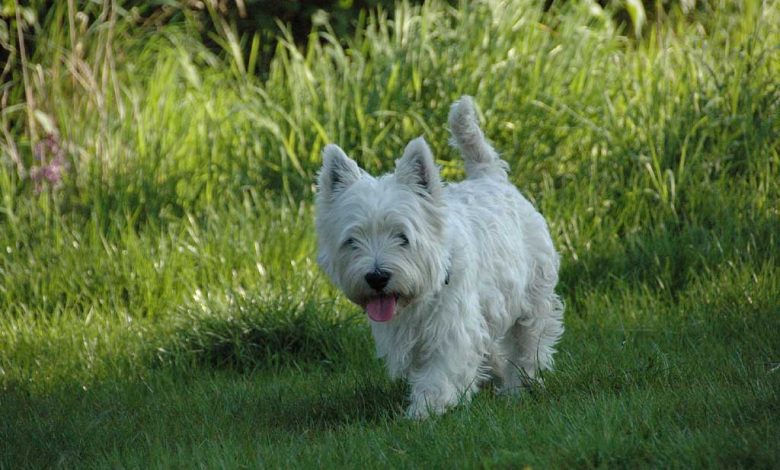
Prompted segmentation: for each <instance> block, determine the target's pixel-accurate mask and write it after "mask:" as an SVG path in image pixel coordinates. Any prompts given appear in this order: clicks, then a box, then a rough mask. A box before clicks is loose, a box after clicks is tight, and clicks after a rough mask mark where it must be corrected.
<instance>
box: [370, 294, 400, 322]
mask: <svg viewBox="0 0 780 470" xmlns="http://www.w3.org/2000/svg"><path fill="white" fill-rule="evenodd" d="M397 305H398V296H397V295H395V294H389V295H384V294H383V295H378V296H376V297H372V298H370V299H368V301H367V302H366V304H365V305H364V306H363V308H364V309H365V310H366V313H367V314H368V318H370V319H371V320H373V321H375V322H380V323H381V322H386V321H390V320H391V319H392V318H393V315H395V310H396V307H397Z"/></svg>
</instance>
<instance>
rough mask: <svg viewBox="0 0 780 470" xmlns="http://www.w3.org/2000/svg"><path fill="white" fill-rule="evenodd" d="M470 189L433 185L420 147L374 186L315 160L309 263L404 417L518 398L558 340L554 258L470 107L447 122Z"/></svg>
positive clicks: (431, 168) (353, 172) (535, 215)
mask: <svg viewBox="0 0 780 470" xmlns="http://www.w3.org/2000/svg"><path fill="white" fill-rule="evenodd" d="M449 125H450V129H451V132H452V143H453V145H454V146H455V147H457V148H458V149H460V152H461V153H462V154H463V159H464V160H465V164H466V179H465V181H462V182H460V183H452V184H447V185H445V184H443V183H442V182H441V180H440V178H439V170H438V168H437V166H436V165H435V163H434V160H433V156H432V154H431V150H430V149H429V148H428V145H427V144H426V142H425V140H424V139H423V138H422V137H418V138H417V139H414V140H412V141H411V142H409V144H408V145H407V146H406V149H405V150H404V153H403V156H402V157H401V158H400V159H399V160H397V161H396V167H395V172H394V173H392V174H388V175H384V176H381V177H378V178H375V177H372V176H370V175H369V174H368V173H366V172H365V171H363V170H362V169H360V168H359V167H358V165H357V164H356V163H355V162H354V161H353V160H351V159H350V158H349V157H347V155H346V154H345V153H344V151H342V150H341V148H339V147H338V146H336V145H328V146H327V147H325V149H324V151H323V166H322V169H321V171H320V173H319V180H318V190H317V197H316V206H317V216H316V225H317V236H318V245H319V254H318V258H317V260H318V262H319V264H320V266H321V267H322V268H323V270H324V271H325V272H326V273H327V274H328V276H329V277H330V278H331V280H332V281H333V283H334V284H335V285H336V286H338V287H339V288H340V289H341V290H342V291H343V292H344V294H345V295H346V296H347V297H348V298H349V299H350V300H351V301H352V302H354V303H355V304H357V305H359V306H360V307H362V308H363V309H364V310H365V311H366V313H367V314H368V317H369V319H370V320H371V321H370V324H371V330H372V333H373V336H374V339H375V342H376V349H377V355H378V356H379V357H380V358H383V359H384V360H385V362H386V364H387V368H388V370H389V373H390V375H391V377H393V378H405V379H407V380H408V381H409V384H410V404H409V407H408V409H407V415H408V416H409V417H412V418H425V417H427V416H428V415H429V414H431V413H434V414H440V413H443V412H444V411H445V410H447V409H448V408H450V407H452V406H454V405H457V404H458V403H459V402H461V401H468V400H469V399H470V398H471V396H472V395H473V394H474V393H475V392H476V391H477V390H478V389H479V386H480V384H481V383H483V382H484V381H486V380H490V379H494V380H495V381H496V383H497V387H498V390H499V391H501V392H508V391H514V390H518V389H519V388H520V387H521V386H523V385H529V384H531V383H532V382H533V381H538V380H540V378H539V376H538V372H539V371H540V370H546V369H551V368H552V366H553V354H554V353H555V348H554V346H555V344H556V343H557V342H558V340H559V339H560V337H561V335H562V334H563V310H564V308H563V304H562V303H561V300H560V298H559V297H558V296H557V295H556V294H555V292H554V289H555V285H556V284H557V282H558V265H559V257H558V253H557V252H556V251H555V248H554V247H553V243H552V240H551V238H550V233H549V230H548V228H547V224H546V223H545V220H544V218H543V217H542V215H541V214H540V213H539V212H537V211H536V209H534V207H533V206H532V205H531V203H530V202H528V200H526V199H525V198H524V197H523V196H522V195H521V194H520V192H519V191H518V190H517V189H516V188H515V187H514V186H513V185H512V184H511V183H510V182H509V179H508V177H507V168H508V165H507V164H506V162H504V161H503V160H501V159H500V158H499V156H498V154H497V153H496V151H495V150H493V148H492V147H491V146H490V144H488V142H487V141H486V140H485V137H484V135H483V133H482V131H481V129H480V128H479V122H478V118H477V114H476V111H475V109H474V104H473V102H472V99H471V98H470V97H468V96H464V97H462V98H461V99H460V100H458V101H456V102H455V103H454V104H453V105H452V109H451V110H450V116H449Z"/></svg>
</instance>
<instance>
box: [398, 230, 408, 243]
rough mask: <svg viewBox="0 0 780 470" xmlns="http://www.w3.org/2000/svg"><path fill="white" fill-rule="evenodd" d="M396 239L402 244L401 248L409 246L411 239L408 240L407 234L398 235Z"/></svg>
mask: <svg viewBox="0 0 780 470" xmlns="http://www.w3.org/2000/svg"><path fill="white" fill-rule="evenodd" d="M396 238H398V240H399V241H400V242H401V246H409V238H407V236H406V234H405V233H399V234H398V235H396Z"/></svg>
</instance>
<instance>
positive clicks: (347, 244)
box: [342, 237, 358, 250]
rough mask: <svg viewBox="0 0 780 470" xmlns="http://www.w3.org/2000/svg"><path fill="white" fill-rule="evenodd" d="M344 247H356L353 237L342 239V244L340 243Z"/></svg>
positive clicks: (356, 243)
mask: <svg viewBox="0 0 780 470" xmlns="http://www.w3.org/2000/svg"><path fill="white" fill-rule="evenodd" d="M342 246H343V247H345V248H352V249H353V250H354V249H355V248H357V246H358V242H357V240H355V239H354V238H353V237H349V238H347V239H346V240H345V241H344V244H343V245H342Z"/></svg>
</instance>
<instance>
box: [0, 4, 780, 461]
mask: <svg viewBox="0 0 780 470" xmlns="http://www.w3.org/2000/svg"><path fill="white" fill-rule="evenodd" d="M538 3H539V2H531V1H524V0H516V1H509V2H504V3H500V2H489V1H486V2H479V3H478V4H476V6H470V7H469V8H464V7H463V5H461V6H460V7H452V6H447V5H443V4H441V3H438V2H431V3H427V4H426V5H424V6H422V7H411V6H409V5H407V4H403V3H402V4H399V5H398V6H397V8H396V10H395V11H394V12H391V13H387V12H374V13H373V14H371V15H369V16H367V17H366V20H365V23H364V24H363V25H362V26H361V27H359V28H358V30H357V32H356V33H355V35H354V36H353V37H350V38H339V39H336V38H334V37H333V35H332V32H331V31H330V29H329V27H328V26H327V25H321V26H318V27H317V28H318V29H316V30H315V31H313V32H312V35H311V37H310V41H309V42H308V44H305V45H302V46H297V45H294V44H292V42H291V40H290V39H289V38H281V39H280V40H279V43H278V44H277V46H276V52H275V56H274V59H273V60H272V61H271V63H270V65H269V68H268V70H264V71H263V73H262V74H261V77H262V78H258V77H256V76H253V75H251V74H247V73H246V72H245V71H246V70H248V69H251V68H252V67H248V66H247V64H248V63H249V62H251V59H250V58H249V57H243V56H242V55H240V54H239V53H237V52H236V53H233V52H231V51H242V50H245V49H244V48H243V47H242V44H241V41H242V39H241V38H233V39H231V37H230V36H226V37H224V38H222V41H221V42H222V43H223V44H225V48H226V50H225V51H224V52H222V53H221V52H215V51H210V50H208V49H206V48H205V47H204V46H203V45H202V44H200V43H198V42H197V41H196V40H195V39H193V38H194V37H198V36H197V35H196V34H195V32H194V30H193V29H192V28H194V27H195V26H194V25H193V24H191V23H188V22H179V23H172V24H168V25H165V26H159V27H151V26H139V24H138V23H137V22H134V21H133V20H132V18H131V15H130V14H128V15H125V14H124V12H123V11H121V10H118V11H117V14H116V16H115V17H113V19H112V17H111V16H110V15H109V16H106V17H103V18H102V19H101V18H99V17H98V14H99V13H100V11H99V9H98V10H96V11H95V12H91V16H90V18H91V19H90V23H89V24H88V25H87V26H86V27H84V28H81V29H78V31H77V32H76V34H75V39H76V40H77V41H78V42H80V43H81V46H80V47H79V48H77V49H74V48H72V47H71V39H72V38H71V35H70V31H69V30H68V28H67V24H68V18H69V17H75V12H73V11H70V10H68V7H67V4H66V2H61V4H59V5H58V6H57V7H55V8H53V9H52V10H51V11H50V13H49V15H48V16H47V17H46V18H44V19H43V20H42V24H43V27H42V28H41V29H40V31H39V32H38V33H37V34H36V37H35V41H36V45H37V47H36V48H35V51H34V52H33V54H32V55H31V56H29V57H27V62H26V63H25V65H26V66H27V69H28V71H30V75H29V76H28V78H27V79H26V80H25V79H23V77H22V76H21V73H14V74H12V76H11V78H9V80H11V81H10V82H8V83H7V84H5V85H3V88H2V90H5V91H6V96H7V100H8V101H7V102H8V103H9V105H8V106H6V107H4V108H3V109H2V111H1V112H0V125H2V130H3V135H4V136H5V138H4V139H3V140H2V141H0V312H2V313H1V314H0V467H2V468H5V467H7V468H18V467H38V466H46V467H50V466H65V467H79V468H81V467H147V466H150V465H151V466H153V467H195V466H203V467H229V468H232V467H241V466H250V467H255V466H261V465H262V466H289V465H293V464H295V465H300V466H304V465H306V466H314V465H316V466H326V467H333V466H348V467H356V466H364V465H371V466H392V467H400V466H433V467H443V466H449V465H453V464H455V465H458V466H466V467H491V468H493V467H499V468H504V467H520V466H525V465H530V466H532V467H538V468H548V467H636V466H654V467H686V468H688V467H716V466H717V467H759V468H767V467H776V466H777V464H778V461H780V437H778V436H780V424H778V423H780V420H779V419H778V417H780V397H779V396H778V395H779V394H780V302H779V301H778V299H780V269H778V266H779V265H780V262H779V261H780V259H778V248H779V247H780V241H779V240H778V234H780V191H779V189H780V188H779V185H778V177H777V175H779V174H780V82H779V81H778V79H777V78H776V77H778V76H780V49H778V47H777V44H780V28H779V27H778V25H780V7H778V5H777V4H776V3H773V2H759V1H747V2H744V4H741V6H736V5H734V4H731V3H726V4H723V5H721V4H715V3H712V4H703V5H701V6H700V8H699V9H697V10H695V11H693V12H691V13H689V14H688V15H682V14H675V13H672V14H670V15H669V16H668V17H663V18H661V19H659V21H658V23H657V24H655V25H653V27H652V28H649V29H648V30H647V33H646V35H645V37H644V38H642V39H639V40H635V39H633V33H632V32H631V31H626V32H624V31H622V30H621V29H620V28H619V27H618V26H616V25H615V24H614V23H613V22H612V20H611V19H610V17H609V15H606V14H599V13H598V12H594V11H593V10H592V9H589V8H585V7H582V8H580V7H576V6H573V5H570V6H567V7H565V8H563V9H556V10H554V11H552V12H549V13H546V14H543V13H541V12H540V11H539V10H538V8H539V5H537V4H538ZM570 3H576V2H570ZM89 8H96V7H94V6H92V7H89ZM231 40H233V41H235V42H234V43H232V44H231V42H230V41H231ZM78 51H81V52H78ZM242 62H243V63H242ZM25 89H26V90H27V91H29V93H30V94H31V95H32V96H33V97H34V98H35V99H34V102H32V103H31V102H29V101H28V99H27V98H26V95H25V93H24V91H25ZM463 93H468V94H472V95H474V96H475V97H476V101H477V102H478V103H479V105H480V107H481V109H482V112H483V117H484V121H485V129H486V133H487V134H488V135H489V136H490V137H491V139H492V140H493V142H494V143H495V145H496V147H497V148H498V149H499V150H500V151H501V152H502V154H503V156H504V158H506V159H507V160H508V161H509V163H510V165H511V167H512V178H513V180H514V181H515V182H516V183H517V184H518V185H519V186H520V187H521V188H522V189H523V191H524V193H525V194H526V195H527V196H528V197H529V198H530V199H531V200H533V201H534V203H535V204H536V205H537V206H538V207H539V208H540V209H541V210H542V212H543V213H544V214H545V216H546V218H547V220H548V221H549V224H550V227H551V230H552V232H553V237H554V239H555V241H556V244H557V246H558V247H559V249H560V251H561V254H562V257H563V265H562V271H561V283H560V286H559V291H560V293H561V295H562V296H563V298H564V299H565V301H566V304H567V311H566V328H567V331H566V334H565V335H564V339H563V341H562V343H561V345H560V348H559V351H560V352H559V354H558V355H557V367H556V371H555V372H553V373H549V374H548V375H547V376H546V377H545V381H546V387H545V388H544V389H533V390H529V391H528V392H527V393H524V394H522V395H521V396H518V397H512V398H507V397H498V396H495V395H494V394H493V393H492V391H491V390H490V389H488V390H486V391H484V392H483V393H480V394H479V395H478V396H477V397H476V398H475V400H474V401H473V402H472V403H471V404H469V405H467V406H463V407H461V408H458V409H456V410H454V411H452V412H451V413H448V414H447V415H445V416H443V417H440V418H435V419H432V420H429V421H427V422H422V423H417V422H410V421H408V420H406V419H404V418H403V412H402V410H403V408H404V406H405V393H406V390H405V386H404V384H403V383H392V382H390V381H389V380H388V379H387V377H386V375H385V373H384V371H383V368H382V364H381V363H380V362H379V361H377V360H376V359H374V357H373V350H372V347H373V346H372V342H371V338H370V333H369V331H368V327H367V324H366V320H365V319H364V318H362V315H361V314H360V312H358V310H357V309H356V308H355V307H353V306H351V305H350V304H349V303H348V302H347V301H346V300H345V299H344V298H343V297H341V296H340V295H339V293H338V292H337V291H336V290H335V289H334V288H333V287H332V286H330V285H329V283H328V282H327V280H326V279H325V278H324V276H323V275H322V274H321V273H320V272H319V271H318V269H317V267H316V264H315V261H314V258H315V253H314V252H315V239H314V235H313V223H312V220H313V208H312V204H311V201H312V191H313V186H312V185H313V181H314V178H315V174H316V171H317V169H318V168H319V165H320V157H319V152H320V150H321V148H322V146H323V145H324V144H325V143H327V142H337V143H339V144H340V145H341V146H342V147H343V148H345V149H347V150H348V152H350V153H351V155H352V156H354V157H355V158H357V159H358V160H359V161H360V163H361V164H362V165H363V166H364V167H366V168H367V169H369V170H370V171H372V172H382V171H387V170H388V169H391V168H392V165H393V161H394V159H395V158H397V157H398V155H399V152H400V151H401V150H402V148H403V146H404V144H405V143H406V142H407V140H408V139H410V138H413V137H416V136H417V135H420V134H424V135H425V137H426V139H427V140H428V141H429V142H430V144H431V146H432V148H433V150H434V153H435V155H436V156H437V159H438V162H439V164H440V165H441V167H442V173H443V174H444V175H445V177H446V178H447V179H457V178H460V177H461V176H462V167H461V164H460V161H459V159H458V157H457V156H456V155H455V153H454V152H453V151H452V150H451V149H450V148H448V146H447V144H446V141H447V130H446V129H445V127H444V123H445V121H446V114H447V112H448V106H449V104H450V103H451V101H452V100H453V99H455V98H457V97H458V96H459V95H461V94H463ZM28 113H30V114H29V116H31V117H32V120H28V119H27V118H28ZM36 116H37V118H36ZM45 116H48V117H45ZM30 122H32V124H30ZM46 126H48V127H49V128H56V130H57V132H58V134H59V139H60V143H61V145H62V146H64V148H65V149H66V157H67V159H68V161H69V163H70V168H69V170H67V172H66V174H65V177H64V179H63V182H62V185H61V186H60V187H58V188H52V187H48V186H45V187H44V190H43V191H41V192H38V191H36V188H35V184H34V182H33V181H32V180H31V178H30V177H29V173H28V172H29V170H31V169H32V168H33V167H34V166H35V165H38V164H39V163H38V162H37V161H36V160H35V159H34V156H33V154H34V152H33V149H34V147H35V144H36V142H37V141H38V140H39V139H40V138H41V137H42V136H43V134H44V133H45V132H46ZM33 127H34V128H33ZM20 167H21V168H24V169H25V170H27V171H24V172H20V171H19V169H20ZM488 388H489V387H488Z"/></svg>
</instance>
